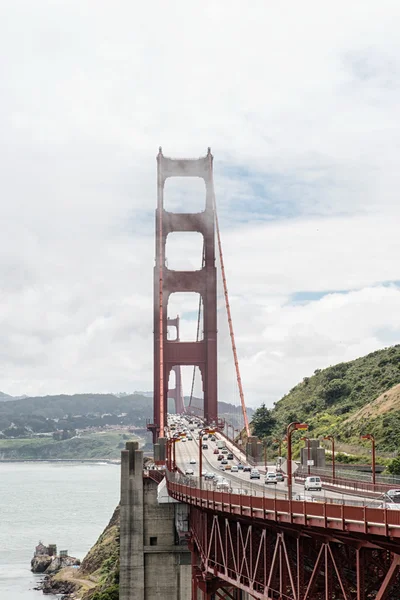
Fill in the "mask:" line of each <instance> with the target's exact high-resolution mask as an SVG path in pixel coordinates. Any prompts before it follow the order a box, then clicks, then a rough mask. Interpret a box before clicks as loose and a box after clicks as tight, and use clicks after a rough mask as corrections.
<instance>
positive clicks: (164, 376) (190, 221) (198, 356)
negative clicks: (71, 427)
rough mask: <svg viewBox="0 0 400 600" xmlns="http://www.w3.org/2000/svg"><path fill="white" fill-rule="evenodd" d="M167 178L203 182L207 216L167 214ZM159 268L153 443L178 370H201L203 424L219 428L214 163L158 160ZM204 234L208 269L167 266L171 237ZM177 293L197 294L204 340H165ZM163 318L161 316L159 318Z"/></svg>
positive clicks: (162, 423)
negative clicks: (172, 297) (185, 367)
mask: <svg viewBox="0 0 400 600" xmlns="http://www.w3.org/2000/svg"><path fill="white" fill-rule="evenodd" d="M168 177H201V178H202V179H203V180H204V183H205V189H206V203H205V210H204V211H203V212H200V213H171V212H168V211H166V210H165V209H164V186H165V182H166V180H167V178H168ZM157 183H158V185H157V200H158V201H157V210H156V264H155V268H154V423H153V424H152V425H149V429H151V430H152V432H153V441H154V443H155V442H156V441H157V439H158V438H159V437H163V436H164V431H162V429H163V427H165V426H166V424H167V398H168V379H169V374H170V372H171V369H173V368H174V367H176V366H183V365H189V366H198V367H199V369H200V373H201V376H202V385H203V395H204V419H205V421H206V422H207V423H212V422H215V423H216V422H217V417H218V411H217V274H216V267H215V235H214V184H213V157H212V154H211V151H210V149H208V152H207V155H206V156H205V157H202V158H198V159H172V158H167V157H165V156H164V155H163V153H162V150H161V148H160V150H159V153H158V156H157ZM179 231H181V232H189V231H193V232H200V233H201V234H202V235H203V240H204V266H203V267H202V268H201V269H199V270H197V271H173V270H170V269H168V268H167V266H166V264H165V258H166V257H165V246H166V240H167V236H168V234H169V233H172V232H179ZM174 292H197V293H198V294H201V297H202V301H203V307H204V308H203V320H204V327H203V328H204V338H203V339H202V340H200V341H198V342H181V341H178V340H174V341H172V340H167V324H168V318H167V306H168V299H169V296H170V295H171V294H172V293H174ZM161 313H162V314H161Z"/></svg>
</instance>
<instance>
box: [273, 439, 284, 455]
mask: <svg viewBox="0 0 400 600" xmlns="http://www.w3.org/2000/svg"><path fill="white" fill-rule="evenodd" d="M272 441H273V443H274V444H279V450H278V452H279V456H282V440H278V438H276V439H275V440H272Z"/></svg>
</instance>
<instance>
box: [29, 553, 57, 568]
mask: <svg viewBox="0 0 400 600" xmlns="http://www.w3.org/2000/svg"><path fill="white" fill-rule="evenodd" d="M52 560H53V557H52V556H48V555H47V554H42V555H40V556H34V557H33V558H32V560H31V571H32V572H33V573H44V572H45V570H46V569H47V567H49V565H50V564H51V562H52Z"/></svg>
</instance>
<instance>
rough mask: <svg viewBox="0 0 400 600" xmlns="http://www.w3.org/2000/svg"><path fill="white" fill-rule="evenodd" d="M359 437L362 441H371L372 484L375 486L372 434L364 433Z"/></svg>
mask: <svg viewBox="0 0 400 600" xmlns="http://www.w3.org/2000/svg"><path fill="white" fill-rule="evenodd" d="M360 437H361V439H362V440H371V442H372V483H373V484H374V485H375V438H374V436H373V435H372V433H366V434H365V435H361V436H360Z"/></svg>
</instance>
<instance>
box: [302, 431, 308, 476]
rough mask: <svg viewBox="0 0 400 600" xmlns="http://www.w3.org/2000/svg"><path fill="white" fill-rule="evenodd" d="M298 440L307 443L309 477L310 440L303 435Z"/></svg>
mask: <svg viewBox="0 0 400 600" xmlns="http://www.w3.org/2000/svg"><path fill="white" fill-rule="evenodd" d="M300 439H301V440H304V441H305V442H307V473H308V475H309V474H310V468H311V465H310V460H311V457H310V454H311V452H310V450H311V448H310V438H308V437H306V436H305V435H303V436H301V438H300Z"/></svg>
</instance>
